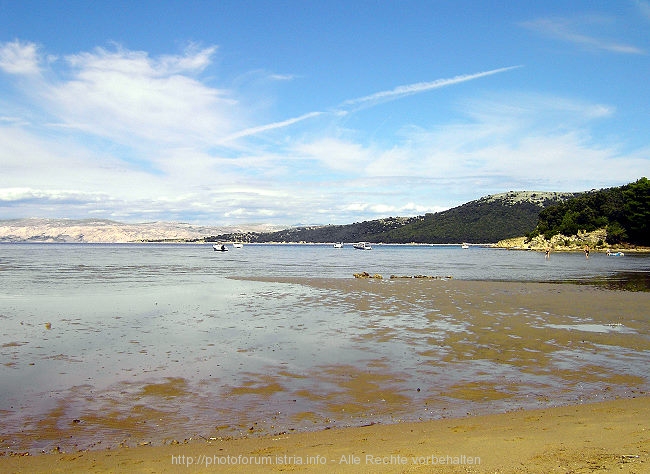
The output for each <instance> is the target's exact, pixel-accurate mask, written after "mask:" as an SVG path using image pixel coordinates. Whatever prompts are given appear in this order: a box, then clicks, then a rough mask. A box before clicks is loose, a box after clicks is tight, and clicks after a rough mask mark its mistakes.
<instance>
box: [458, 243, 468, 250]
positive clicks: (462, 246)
mask: <svg viewBox="0 0 650 474" xmlns="http://www.w3.org/2000/svg"><path fill="white" fill-rule="evenodd" d="M460 248H462V249H468V248H469V244H463V245H461V246H460Z"/></svg>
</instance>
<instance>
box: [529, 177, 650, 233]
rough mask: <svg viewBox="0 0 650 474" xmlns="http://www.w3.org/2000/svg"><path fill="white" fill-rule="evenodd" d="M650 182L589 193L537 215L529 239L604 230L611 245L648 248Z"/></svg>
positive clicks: (646, 180)
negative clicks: (643, 246) (535, 223)
mask: <svg viewBox="0 0 650 474" xmlns="http://www.w3.org/2000/svg"><path fill="white" fill-rule="evenodd" d="M648 222H650V180H648V179H647V178H645V177H643V178H641V179H639V180H637V181H635V182H634V183H630V184H627V185H625V186H620V187H615V188H607V189H601V190H598V191H588V192H585V193H582V194H580V195H578V196H577V197H574V198H572V199H569V200H567V201H563V202H560V203H557V204H554V205H552V206H549V207H546V208H545V209H543V210H542V211H541V212H540V213H539V219H538V222H537V226H536V227H535V229H534V230H533V231H532V232H530V233H529V234H527V237H528V238H529V239H531V238H533V237H536V236H538V235H543V236H544V238H546V239H550V238H551V237H553V236H554V235H556V234H562V235H575V234H577V233H578V232H579V231H586V232H591V231H594V230H596V229H602V228H605V229H607V241H608V242H609V243H611V244H617V243H622V242H625V243H630V244H634V245H650V235H649V234H650V233H649V232H648V230H649V229H648Z"/></svg>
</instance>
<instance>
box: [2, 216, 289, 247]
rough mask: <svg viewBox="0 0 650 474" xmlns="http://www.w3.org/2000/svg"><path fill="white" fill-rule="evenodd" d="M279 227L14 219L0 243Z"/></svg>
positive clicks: (170, 237) (195, 235)
mask: <svg viewBox="0 0 650 474" xmlns="http://www.w3.org/2000/svg"><path fill="white" fill-rule="evenodd" d="M277 229H278V226H271V225H268V224H251V225H246V226H220V227H217V226H201V225H195V224H187V223H181V222H145V223H138V224H128V223H122V222H117V221H112V220H108V219H41V218H27V219H11V220H0V242H61V243H66V242H71V243H72V242H75V243H128V242H152V241H161V242H174V241H182V242H190V241H197V240H202V239H203V238H205V237H207V236H210V235H215V234H216V233H224V232H268V231H271V230H277Z"/></svg>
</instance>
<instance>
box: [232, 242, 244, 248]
mask: <svg viewBox="0 0 650 474" xmlns="http://www.w3.org/2000/svg"><path fill="white" fill-rule="evenodd" d="M243 246H244V244H242V243H241V242H235V243H233V244H232V248H234V249H240V248H242V247H243Z"/></svg>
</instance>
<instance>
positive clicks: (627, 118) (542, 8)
mask: <svg viewBox="0 0 650 474" xmlns="http://www.w3.org/2000/svg"><path fill="white" fill-rule="evenodd" d="M649 79H650V0H617V1H609V0H607V1H600V0H585V1H580V0H575V1H571V0H561V1H556V0H545V1H544V2H538V1H533V0H530V1H526V0H524V1H522V0H499V1H492V0H428V1H422V0H399V1H398V0H394V1H391V0H372V1H371V0H273V1H259V0H213V1H207V0H206V1H197V0H183V1H181V0H174V1H170V0H156V1H149V0H138V1H135V2H134V1H132V0H97V1H94V2H89V1H87V0H79V1H77V0H69V1H63V0H43V1H37V0H20V1H19V0H0V219H12V218H23V217H53V218H71V219H84V218H105V219H112V220H117V221H122V222H149V221H179V222H189V223H197V224H205V225H239V224H242V225H243V224H246V223H269V224H274V225H281V226H284V225H286V226H293V225H317V224H349V223H354V222H360V221H364V220H370V219H378V218H382V217H389V216H392V217H394V216H415V215H423V214H425V213H428V212H439V211H442V210H445V209H449V208H452V207H456V206H459V205H461V204H463V203H466V202H469V201H472V200H475V199H479V198H481V197H483V196H486V195H489V194H496V193H503V192H507V191H511V190H512V191H518V190H528V191H531V190H534V191H562V192H575V191H586V190H590V189H600V188H604V187H612V186H620V185H624V184H627V183H630V182H633V181H636V180H637V179H639V178H641V177H643V176H650V113H648V111H650V88H649V86H648V81H649Z"/></svg>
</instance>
